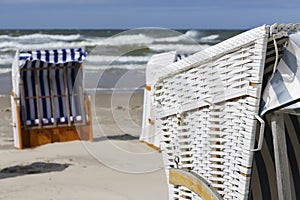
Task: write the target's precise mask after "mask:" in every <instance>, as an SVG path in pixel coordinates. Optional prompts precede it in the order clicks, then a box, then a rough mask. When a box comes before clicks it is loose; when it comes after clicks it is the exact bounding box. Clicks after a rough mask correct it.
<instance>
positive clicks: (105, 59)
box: [86, 53, 150, 63]
mask: <svg viewBox="0 0 300 200" xmlns="http://www.w3.org/2000/svg"><path fill="white" fill-rule="evenodd" d="M149 59H150V55H149V56H123V55H120V56H107V55H93V54H92V53H91V54H89V55H88V57H87V59H86V62H88V63H89V62H91V63H112V62H123V63H129V62H133V63H136V62H147V61H148V60H149Z"/></svg>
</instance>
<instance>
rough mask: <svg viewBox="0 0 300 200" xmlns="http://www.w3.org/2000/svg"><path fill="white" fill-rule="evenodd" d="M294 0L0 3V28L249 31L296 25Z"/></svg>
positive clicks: (298, 11) (298, 7) (299, 13)
mask: <svg viewBox="0 0 300 200" xmlns="http://www.w3.org/2000/svg"><path fill="white" fill-rule="evenodd" d="M298 2H299V1H298V0H284V1H282V0H248V1H243V0H151V1H148V0H0V29H131V28H145V27H159V28H171V29H250V28H254V27H257V26H260V25H263V24H273V23H300V3H298Z"/></svg>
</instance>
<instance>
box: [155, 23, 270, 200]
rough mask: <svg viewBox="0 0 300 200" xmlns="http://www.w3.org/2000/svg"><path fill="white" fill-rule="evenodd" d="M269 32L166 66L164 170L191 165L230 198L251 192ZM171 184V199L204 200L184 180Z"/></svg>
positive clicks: (159, 93)
mask: <svg viewBox="0 0 300 200" xmlns="http://www.w3.org/2000/svg"><path fill="white" fill-rule="evenodd" d="M266 30H267V29H266V27H265V26H263V27H259V28H256V29H253V30H250V31H248V32H245V33H242V34H241V35H238V36H236V37H233V38H231V39H229V40H227V41H225V42H222V43H220V44H218V45H215V46H213V47H210V48H208V49H206V50H204V51H201V52H199V53H196V54H194V55H192V56H190V57H188V58H186V59H183V60H181V61H178V62H176V63H174V64H171V65H169V66H168V67H166V68H164V69H163V70H162V72H161V73H160V77H158V81H157V82H156V84H155V87H154V90H153V96H154V106H155V113H156V114H157V121H158V123H157V124H156V126H157V130H161V136H162V138H161V148H162V153H163V158H164V162H165V167H166V168H165V169H166V172H167V173H166V174H168V169H169V168H177V167H178V168H182V169H186V170H192V171H194V172H196V173H197V174H199V175H201V176H202V177H204V178H205V179H206V180H208V181H209V182H210V183H211V185H212V186H213V187H214V188H215V189H217V191H218V192H219V193H220V194H221V195H222V196H223V197H224V199H245V198H246V197H247V196H248V190H249V184H250V175H251V166H252V160H253V152H252V151H251V149H252V148H253V147H254V140H255V134H256V125H257V122H256V119H255V117H254V115H255V114H257V113H258V106H259V99H258V98H257V97H259V96H260V92H261V83H262V76H263V69H264V64H265V63H264V58H265V53H266V48H267V39H268V32H267V31H266ZM178 161H179V162H178ZM167 178H168V177H167ZM169 190H170V199H176V198H181V199H200V197H198V196H197V195H196V194H194V193H193V192H191V191H190V190H189V189H187V188H184V187H182V186H173V185H169Z"/></svg>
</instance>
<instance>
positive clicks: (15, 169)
mask: <svg viewBox="0 0 300 200" xmlns="http://www.w3.org/2000/svg"><path fill="white" fill-rule="evenodd" d="M112 99H113V100H112ZM112 99H111V95H109V94H101V95H97V96H95V98H92V100H93V101H92V102H93V104H92V105H93V111H94V118H93V120H94V124H93V125H94V142H92V143H91V142H86V141H85V142H83V141H72V142H64V143H53V144H47V145H44V146H41V147H37V148H33V149H25V150H17V149H14V147H13V135H12V128H11V127H10V123H11V110H10V100H9V97H0V116H1V120H0V159H1V162H0V199H5V200H7V199H9V200H14V199H25V200H26V199H30V200H33V199H39V200H40V199H47V200H50V199H53V200H54V199H80V200H81V199H105V200H109V199H146V200H147V199H167V198H168V196H167V193H168V189H167V183H166V178H165V172H164V170H163V164H162V157H161V153H160V152H158V151H156V150H154V149H152V148H150V147H148V146H147V145H146V144H144V143H141V142H139V141H138V137H139V134H140V131H141V130H140V129H141V120H142V102H143V96H142V94H135V95H133V96H130V95H125V94H123V95H122V94H120V95H116V96H114V97H113V98H112ZM111 102H113V105H111Z"/></svg>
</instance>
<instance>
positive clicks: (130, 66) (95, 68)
mask: <svg viewBox="0 0 300 200" xmlns="http://www.w3.org/2000/svg"><path fill="white" fill-rule="evenodd" d="M84 68H85V70H86V71H90V72H94V71H99V70H101V71H103V70H113V69H120V70H124V69H126V70H145V69H146V63H144V64H122V65H115V64H107V65H105V64H102V65H90V64H85V65H84Z"/></svg>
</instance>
